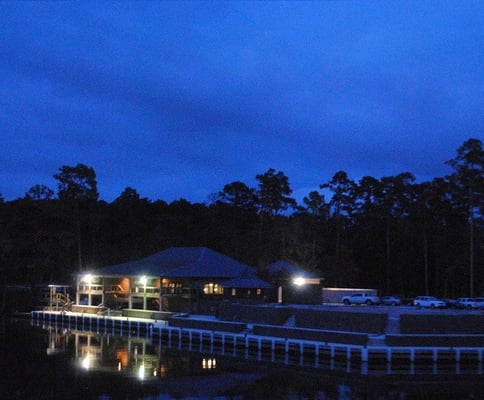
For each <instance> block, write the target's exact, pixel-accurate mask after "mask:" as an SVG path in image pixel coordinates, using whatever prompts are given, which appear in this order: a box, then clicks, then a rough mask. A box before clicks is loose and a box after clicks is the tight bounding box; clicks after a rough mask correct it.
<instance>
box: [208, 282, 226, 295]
mask: <svg viewBox="0 0 484 400" xmlns="http://www.w3.org/2000/svg"><path fill="white" fill-rule="evenodd" d="M203 293H204V294H223V293H224V289H223V287H222V286H220V285H219V284H218V283H206V284H205V285H204V286H203Z"/></svg>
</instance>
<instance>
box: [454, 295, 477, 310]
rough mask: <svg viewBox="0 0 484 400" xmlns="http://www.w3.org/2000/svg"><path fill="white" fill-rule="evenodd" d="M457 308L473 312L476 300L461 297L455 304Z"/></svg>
mask: <svg viewBox="0 0 484 400" xmlns="http://www.w3.org/2000/svg"><path fill="white" fill-rule="evenodd" d="M455 307H456V308H460V309H465V310H471V309H472V308H474V299H473V298H472V297H459V298H458V299H457V302H456V304H455Z"/></svg>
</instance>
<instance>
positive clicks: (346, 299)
mask: <svg viewBox="0 0 484 400" xmlns="http://www.w3.org/2000/svg"><path fill="white" fill-rule="evenodd" d="M341 301H342V302H343V304H346V305H347V306H349V305H350V304H366V305H375V304H380V298H379V297H378V296H372V295H371V294H368V293H366V292H361V293H353V294H351V295H349V296H343V298H342V299H341Z"/></svg>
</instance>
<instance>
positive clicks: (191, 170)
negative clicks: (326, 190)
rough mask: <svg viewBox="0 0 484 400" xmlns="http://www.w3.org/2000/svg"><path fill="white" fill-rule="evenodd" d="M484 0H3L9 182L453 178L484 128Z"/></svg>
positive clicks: (309, 184) (191, 185)
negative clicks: (76, 171)
mask: <svg viewBox="0 0 484 400" xmlns="http://www.w3.org/2000/svg"><path fill="white" fill-rule="evenodd" d="M483 66H484V2H483V1H481V0H476V1H466V0H458V1H445V0H438V1H437V0H436V1H425V0H419V1H383V0H375V1H371V0H368V1H360V0H358V1H317V2H302V1H294V2H275V1H271V2H261V1H257V2H241V1H237V2H230V1H223V2H222V1H220V2H218V1H215V2H208V1H207V2H205V1H196V2H182V1H174V2H157V1H149V2H139V1H136V2H107V1H102V2H99V1H91V2H89V1H82V2H70V1H68V2H63V1H62V2H48V1H45V2H44V1H42V2H26V1H3V2H2V3H1V6H0V83H1V84H0V129H1V134H0V146H1V152H0V193H1V194H2V195H3V197H4V199H5V200H13V199H16V198H18V197H23V196H24V194H25V193H26V192H27V191H28V190H29V189H30V188H31V187H32V186H34V185H36V184H45V185H47V186H49V187H51V188H52V189H53V190H56V182H55V180H54V179H53V177H52V176H53V175H54V174H55V173H57V172H58V170H59V168H60V167H61V166H62V165H76V164H77V163H83V164H86V165H88V166H91V167H93V168H94V169H95V171H96V173H97V181H98V189H99V192H100V197H101V199H104V200H106V201H112V200H114V199H115V198H116V197H117V196H118V195H119V194H120V193H121V192H122V191H123V190H124V188H125V187H127V186H131V187H134V188H135V189H136V190H137V191H138V192H139V193H140V195H141V196H142V197H148V198H150V199H152V200H156V199H163V200H166V201H172V200H175V199H178V198H180V197H183V198H186V199H188V200H189V201H192V202H198V201H206V200H207V198H208V196H209V195H210V194H211V193H214V192H217V191H220V190H221V189H222V188H223V185H224V184H226V183H230V182H232V181H236V180H240V181H243V182H245V183H247V184H248V185H249V186H253V187H255V186H256V185H257V182H256V179H255V175H256V174H260V173H264V172H266V171H267V170H268V169H269V168H271V167H272V168H274V169H276V171H283V172H284V173H285V174H286V175H287V176H288V177H289V180H290V184H291V187H292V188H293V190H294V193H293V194H294V196H295V197H296V198H302V197H303V196H305V195H307V194H308V193H309V192H310V191H311V190H314V189H316V188H317V187H318V186H319V184H321V183H323V182H327V181H329V180H330V179H331V178H332V176H333V175H334V173H335V172H336V171H338V170H345V171H346V172H347V173H348V175H349V177H350V178H352V179H355V180H358V179H360V178H361V177H362V176H364V175H371V176H373V177H376V178H380V177H382V176H389V175H395V174H398V173H400V172H404V171H410V172H412V173H414V175H415V176H416V178H417V180H419V181H423V180H430V179H432V178H433V177H436V176H444V175H446V174H448V173H449V172H450V169H449V168H448V167H447V166H446V165H445V164H444V162H445V161H447V160H448V159H450V158H453V157H454V156H455V154H456V150H457V148H458V147H459V146H460V145H461V144H462V143H463V142H464V141H465V140H466V139H468V138H470V137H474V138H478V139H481V140H482V139H483V138H484V118H483V117H484V73H483V72H484V68H483Z"/></svg>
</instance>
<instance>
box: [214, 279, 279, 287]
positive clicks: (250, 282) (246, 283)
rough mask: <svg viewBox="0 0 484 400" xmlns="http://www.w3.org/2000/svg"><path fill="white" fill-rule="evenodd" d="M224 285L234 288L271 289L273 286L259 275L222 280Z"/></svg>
mask: <svg viewBox="0 0 484 400" xmlns="http://www.w3.org/2000/svg"><path fill="white" fill-rule="evenodd" d="M222 287H223V288H234V289H240V288H242V289H271V288H272V287H273V286H272V285H271V284H270V283H269V282H266V281H263V280H262V279H259V278H257V277H241V278H234V279H230V280H228V281H225V282H222Z"/></svg>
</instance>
